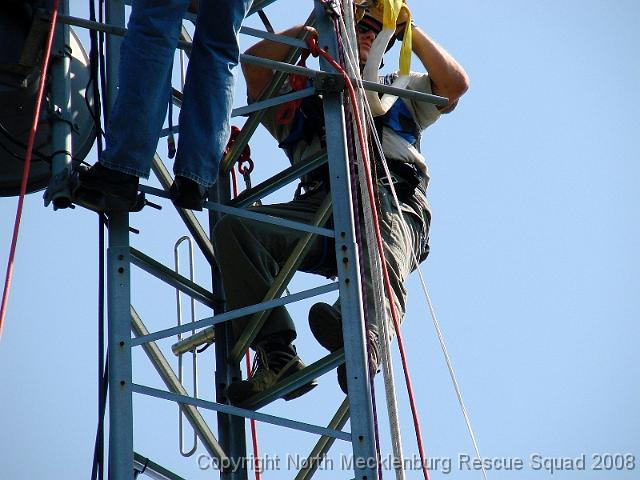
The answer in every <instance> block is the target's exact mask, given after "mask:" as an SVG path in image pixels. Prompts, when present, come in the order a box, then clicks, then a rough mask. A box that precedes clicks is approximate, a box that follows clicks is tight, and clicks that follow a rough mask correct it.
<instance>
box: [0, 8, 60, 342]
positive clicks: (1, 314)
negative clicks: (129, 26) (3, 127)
mask: <svg viewBox="0 0 640 480" xmlns="http://www.w3.org/2000/svg"><path fill="white" fill-rule="evenodd" d="M59 7H60V0H55V1H54V4H53V11H52V12H51V26H50V27H49V34H48V36H47V44H46V48H45V55H44V59H43V60H42V74H41V76H40V85H39V86H38V93H37V95H36V107H35V112H34V115H33V123H32V125H31V130H30V131H29V140H28V141H27V151H26V153H25V156H24V168H23V170H22V183H21V184H20V196H19V198H18V208H17V210H16V219H15V223H14V225H13V237H12V238H11V248H10V250H9V260H8V263H7V273H6V276H5V280H4V290H3V291H2V306H1V307H0V338H2V330H3V328H4V319H5V316H6V314H7V305H8V303H9V291H10V289H11V279H12V277H13V262H14V260H15V256H16V248H17V245H18V233H19V232H20V220H21V219H22V208H23V205H24V196H25V195H26V193H27V181H28V180H29V170H30V169H31V157H32V155H33V144H34V143H35V140H36V133H37V132H38V119H39V118H40V106H41V104H42V97H43V96H44V87H45V83H46V81H47V72H48V71H49V57H50V55H51V48H52V45H53V36H54V33H55V31H56V22H57V19H58V9H59Z"/></svg>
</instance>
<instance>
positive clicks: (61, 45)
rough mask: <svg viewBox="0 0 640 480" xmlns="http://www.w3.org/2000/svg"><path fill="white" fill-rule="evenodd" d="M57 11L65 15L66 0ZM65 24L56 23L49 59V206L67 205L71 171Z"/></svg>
mask: <svg viewBox="0 0 640 480" xmlns="http://www.w3.org/2000/svg"><path fill="white" fill-rule="evenodd" d="M60 14H61V15H69V2H68V0H61V1H60ZM69 29H70V27H69V25H66V24H64V23H58V26H57V31H56V36H55V40H54V49H53V52H52V56H53V59H52V63H51V98H50V103H49V117H50V118H51V145H52V149H53V152H54V155H53V158H52V159H51V180H50V181H49V188H48V199H50V200H52V201H53V208H54V209H58V208H68V207H69V206H70V205H71V193H70V191H69V175H70V174H71V156H72V151H71V150H72V145H71V128H72V126H71V75H70V73H71V45H70V37H69V35H70V34H69Z"/></svg>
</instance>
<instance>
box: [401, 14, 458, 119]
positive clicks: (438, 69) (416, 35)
mask: <svg viewBox="0 0 640 480" xmlns="http://www.w3.org/2000/svg"><path fill="white" fill-rule="evenodd" d="M412 36H413V39H412V40H413V41H412V45H413V51H414V53H415V54H416V55H417V56H418V58H419V59H420V61H421V62H422V64H423V65H424V67H425V68H426V69H427V72H429V78H431V88H432V92H433V94H434V95H441V96H443V97H447V98H448V99H449V104H448V105H446V106H444V107H439V108H440V110H441V111H442V112H445V113H446V112H450V111H451V110H453V109H454V108H455V106H456V104H457V102H458V99H459V98H460V97H461V96H462V95H463V94H464V93H465V92H466V91H467V90H468V89H469V77H468V76H467V73H466V72H465V71H464V68H462V66H461V65H460V64H459V63H458V62H457V61H456V60H455V59H454V58H453V57H452V56H451V55H450V54H449V53H448V52H447V51H446V50H445V49H444V48H442V47H441V46H440V45H438V44H437V43H436V42H435V41H434V40H433V39H431V38H430V37H429V36H428V35H427V34H426V33H425V32H424V31H423V30H422V29H421V28H419V27H415V26H414V27H413V30H412Z"/></svg>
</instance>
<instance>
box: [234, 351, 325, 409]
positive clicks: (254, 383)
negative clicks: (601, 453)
mask: <svg viewBox="0 0 640 480" xmlns="http://www.w3.org/2000/svg"><path fill="white" fill-rule="evenodd" d="M255 350H256V353H255V357H254V363H253V368H252V372H253V373H252V374H251V376H250V377H249V378H248V379H247V380H240V381H237V382H233V383H232V384H231V385H229V387H228V388H227V398H228V399H229V401H230V402H231V403H232V404H234V405H241V404H242V403H243V402H245V401H246V400H248V399H249V398H251V397H253V396H254V395H257V394H259V393H262V392H264V391H265V390H267V389H268V388H270V387H272V386H274V385H275V384H276V383H278V382H280V381H281V380H284V379H285V378H287V377H288V376H290V375H293V374H294V373H297V372H299V371H300V370H302V369H303V368H304V367H305V365H304V363H302V360H300V357H298V355H297V353H296V349H295V347H294V346H293V345H291V344H289V345H286V344H282V343H267V344H261V345H257V346H256V348H255ZM316 385H317V382H316V381H315V380H313V381H311V382H309V383H307V384H306V385H303V386H301V387H299V388H298V389H296V390H294V391H292V392H289V393H288V394H286V395H284V396H283V397H282V398H284V399H285V400H287V401H288V400H293V399H294V398H298V397H299V396H301V395H304V394H305V393H307V392H308V391H310V390H311V389H313V388H314V387H315V386H316Z"/></svg>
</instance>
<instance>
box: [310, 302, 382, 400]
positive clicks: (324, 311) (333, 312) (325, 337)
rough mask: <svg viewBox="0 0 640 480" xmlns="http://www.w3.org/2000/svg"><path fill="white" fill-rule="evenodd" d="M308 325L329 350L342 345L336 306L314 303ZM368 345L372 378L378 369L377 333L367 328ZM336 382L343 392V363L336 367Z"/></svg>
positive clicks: (338, 312)
mask: <svg viewBox="0 0 640 480" xmlns="http://www.w3.org/2000/svg"><path fill="white" fill-rule="evenodd" d="M309 327H310V328H311V333H313V336H314V337H315V338H316V340H317V341H318V343H319V344H320V345H322V346H323V347H324V348H326V349H327V350H329V351H330V352H332V353H333V352H335V351H337V350H340V349H341V348H343V347H344V338H343V336H342V314H341V313H340V311H339V310H338V309H337V308H334V307H332V306H331V305H328V304H326V303H323V302H319V303H316V304H315V305H313V306H312V307H311V309H310V310H309ZM367 337H368V339H369V345H368V347H367V354H368V356H369V376H370V377H371V378H373V376H374V375H375V374H376V372H377V370H378V365H379V360H378V358H379V356H378V335H377V334H376V333H375V332H373V331H371V330H367ZM337 373H338V384H339V385H340V389H341V390H342V391H343V392H344V393H345V395H346V394H347V393H348V391H347V366H346V365H345V364H344V363H343V364H341V365H339V366H338V368H337Z"/></svg>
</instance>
